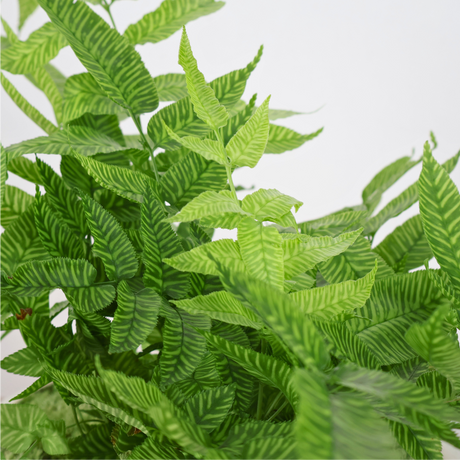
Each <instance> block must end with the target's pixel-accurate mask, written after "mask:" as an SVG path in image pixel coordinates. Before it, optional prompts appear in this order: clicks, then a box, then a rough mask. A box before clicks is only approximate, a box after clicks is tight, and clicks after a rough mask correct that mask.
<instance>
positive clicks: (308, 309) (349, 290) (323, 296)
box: [289, 265, 377, 320]
mask: <svg viewBox="0 0 460 460" xmlns="http://www.w3.org/2000/svg"><path fill="white" fill-rule="evenodd" d="M376 271H377V265H376V266H375V268H374V269H373V270H372V271H370V272H369V273H368V274H367V275H366V276H365V277H364V278H361V279H359V280H357V281H345V282H343V283H339V284H330V285H328V286H323V287H320V288H315V289H308V290H305V291H298V292H294V293H292V294H290V295H289V298H290V299H291V300H292V301H293V302H295V303H296V304H297V305H298V307H299V308H300V309H301V310H302V311H303V312H304V313H306V314H309V315H312V316H313V317H314V318H319V319H323V320H329V319H331V317H333V316H334V315H337V314H339V313H341V312H343V311H346V310H353V309H354V308H360V307H362V306H363V305H364V303H365V302H366V300H367V299H368V298H369V296H370V294H371V290H372V287H373V286H374V281H375V273H376Z"/></svg>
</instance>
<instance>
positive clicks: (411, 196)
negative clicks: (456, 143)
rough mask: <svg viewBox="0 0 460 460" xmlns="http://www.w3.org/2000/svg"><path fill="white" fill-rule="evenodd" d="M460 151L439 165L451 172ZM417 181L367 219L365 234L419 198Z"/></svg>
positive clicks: (374, 229) (371, 232)
mask: <svg viewBox="0 0 460 460" xmlns="http://www.w3.org/2000/svg"><path fill="white" fill-rule="evenodd" d="M459 158H460V152H458V153H457V154H456V155H454V156H453V157H452V158H450V159H449V160H447V161H446V162H444V163H443V164H442V165H441V166H442V167H443V169H445V171H447V172H448V173H451V172H452V171H453V170H454V168H455V166H456V165H457V162H458V159H459ZM418 184H419V181H417V182H415V183H414V184H412V185H411V186H410V187H408V188H406V190H404V191H403V192H402V193H401V194H400V195H398V196H397V197H396V198H394V199H393V200H391V201H390V202H389V203H388V204H387V205H386V206H385V207H384V208H383V209H382V210H381V211H379V212H378V213H377V214H376V215H375V216H374V217H372V218H371V219H369V221H368V222H367V224H366V227H365V229H364V232H365V234H366V235H367V234H375V232H377V230H378V229H379V228H380V227H381V226H382V225H383V224H384V223H385V222H387V221H388V220H389V219H392V218H393V217H396V216H399V214H401V213H402V212H403V211H405V210H406V209H408V208H410V207H411V206H412V205H413V204H414V203H417V201H418V199H419V193H418V187H419V185H418Z"/></svg>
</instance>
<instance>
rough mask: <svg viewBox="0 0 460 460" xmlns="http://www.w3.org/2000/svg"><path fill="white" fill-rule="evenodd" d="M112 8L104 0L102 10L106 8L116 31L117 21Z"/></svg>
mask: <svg viewBox="0 0 460 460" xmlns="http://www.w3.org/2000/svg"><path fill="white" fill-rule="evenodd" d="M110 6H111V5H109V4H108V3H107V2H106V1H105V0H102V8H104V10H105V11H107V13H108V14H109V17H110V21H111V22H112V26H113V28H114V29H115V30H116V28H117V26H116V25H115V21H114V20H113V16H112V13H111V11H110Z"/></svg>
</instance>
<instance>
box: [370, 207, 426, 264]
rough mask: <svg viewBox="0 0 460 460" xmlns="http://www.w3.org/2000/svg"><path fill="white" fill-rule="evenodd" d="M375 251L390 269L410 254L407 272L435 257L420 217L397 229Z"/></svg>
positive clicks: (412, 218) (407, 261) (413, 218)
mask: <svg viewBox="0 0 460 460" xmlns="http://www.w3.org/2000/svg"><path fill="white" fill-rule="evenodd" d="M373 250H374V251H375V252H376V253H377V254H379V255H380V256H381V257H382V258H383V259H384V260H385V262H386V263H387V264H388V265H390V267H392V266H394V265H396V264H398V263H400V262H401V261H402V260H403V258H404V257H405V256H406V254H408V256H407V259H406V262H405V270H407V271H409V270H412V269H414V268H417V267H420V266H421V265H423V263H424V262H425V260H426V259H431V258H432V257H433V253H432V252H431V249H430V246H429V244H428V241H427V240H426V237H425V233H424V231H423V225H422V218H421V217H420V215H416V216H414V217H411V218H410V219H409V220H407V221H406V222H404V224H403V225H401V226H399V227H397V228H396V229H395V230H394V231H393V233H390V234H389V235H388V236H387V237H386V238H385V239H384V240H383V241H382V242H381V243H380V244H379V245H378V246H376V247H375V248H374V249H373Z"/></svg>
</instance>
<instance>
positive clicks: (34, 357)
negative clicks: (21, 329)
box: [1, 347, 43, 377]
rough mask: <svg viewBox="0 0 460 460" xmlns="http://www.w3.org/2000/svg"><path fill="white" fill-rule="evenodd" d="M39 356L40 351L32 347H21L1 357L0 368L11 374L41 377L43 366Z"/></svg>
mask: <svg viewBox="0 0 460 460" xmlns="http://www.w3.org/2000/svg"><path fill="white" fill-rule="evenodd" d="M39 358H40V353H39V352H38V351H37V350H35V349H34V348H33V347H27V348H22V349H21V350H18V351H16V352H15V353H12V354H11V355H9V356H7V357H6V358H4V359H2V361H1V368H2V369H4V370H6V371H7V372H11V373H12V374H18V375H28V376H29V377H41V375H42V374H43V367H42V365H41V363H40V361H39Z"/></svg>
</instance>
